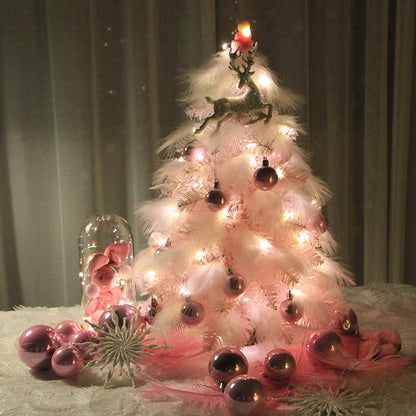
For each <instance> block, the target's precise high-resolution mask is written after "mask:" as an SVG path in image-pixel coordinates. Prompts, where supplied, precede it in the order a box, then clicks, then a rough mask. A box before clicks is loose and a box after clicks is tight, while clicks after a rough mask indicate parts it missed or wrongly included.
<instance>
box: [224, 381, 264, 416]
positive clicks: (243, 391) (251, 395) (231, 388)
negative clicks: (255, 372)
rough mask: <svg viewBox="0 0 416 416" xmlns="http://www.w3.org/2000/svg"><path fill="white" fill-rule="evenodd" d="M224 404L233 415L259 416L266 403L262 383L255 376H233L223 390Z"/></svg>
mask: <svg viewBox="0 0 416 416" xmlns="http://www.w3.org/2000/svg"><path fill="white" fill-rule="evenodd" d="M224 398H225V405H226V407H227V409H228V410H229V411H230V413H231V414H232V415H233V416H259V415H262V409H263V407H264V405H265V403H266V398H267V395H266V392H265V390H264V387H263V384H262V383H261V382H260V381H259V380H257V379H256V378H255V377H251V376H246V375H244V376H238V377H235V378H233V379H232V380H231V381H230V382H229V383H228V384H227V387H226V388H225V391H224Z"/></svg>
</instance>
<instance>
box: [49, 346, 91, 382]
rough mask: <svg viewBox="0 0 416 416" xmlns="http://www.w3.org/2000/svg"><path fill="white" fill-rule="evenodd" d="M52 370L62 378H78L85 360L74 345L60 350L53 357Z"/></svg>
mask: <svg viewBox="0 0 416 416" xmlns="http://www.w3.org/2000/svg"><path fill="white" fill-rule="evenodd" d="M51 364H52V370H53V371H54V373H55V374H56V375H57V376H59V377H62V378H68V377H74V376H76V375H77V374H78V373H79V372H80V370H81V368H82V367H84V359H83V358H82V354H81V353H80V352H79V351H78V349H77V348H76V347H74V346H73V345H68V346H64V347H60V348H58V349H57V350H56V351H55V352H54V353H53V355H52V360H51Z"/></svg>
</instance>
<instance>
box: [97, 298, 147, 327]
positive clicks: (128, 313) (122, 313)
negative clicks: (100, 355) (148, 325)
mask: <svg viewBox="0 0 416 416" xmlns="http://www.w3.org/2000/svg"><path fill="white" fill-rule="evenodd" d="M111 310H113V311H114V313H115V314H116V316H117V318H118V326H119V327H120V328H121V327H122V326H123V320H124V319H125V320H126V328H128V327H129V326H130V322H131V320H132V319H133V317H134V316H135V315H137V316H138V319H137V323H136V328H137V327H139V325H140V324H141V323H143V322H144V319H143V318H142V317H140V316H139V311H138V310H137V308H136V307H135V306H133V305H129V304H127V303H125V304H123V305H113V306H111V307H110V308H109V309H107V310H105V311H104V312H103V313H102V314H101V316H100V319H99V320H98V326H99V327H100V328H101V329H102V330H103V331H108V329H107V325H108V326H109V327H110V328H112V329H114V328H115V325H114V322H113V319H112V314H111Z"/></svg>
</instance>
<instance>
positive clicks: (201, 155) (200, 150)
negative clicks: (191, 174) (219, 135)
mask: <svg viewBox="0 0 416 416" xmlns="http://www.w3.org/2000/svg"><path fill="white" fill-rule="evenodd" d="M207 153H208V151H207V148H206V147H205V146H204V145H203V144H201V143H197V142H193V143H190V144H188V145H187V146H186V147H185V149H184V152H183V154H184V157H185V160H187V161H188V162H199V163H201V162H203V161H204V160H205V159H206V157H207Z"/></svg>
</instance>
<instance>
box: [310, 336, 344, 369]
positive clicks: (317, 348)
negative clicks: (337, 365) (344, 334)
mask: <svg viewBox="0 0 416 416" xmlns="http://www.w3.org/2000/svg"><path fill="white" fill-rule="evenodd" d="M306 352H307V355H308V357H309V359H310V361H311V362H312V363H314V364H318V365H319V364H321V363H327V362H328V361H330V360H334V361H337V360H339V358H341V357H342V355H343V353H344V347H343V345H342V340H341V338H340V336H339V335H338V334H337V333H336V332H334V331H330V330H327V329H320V330H317V331H315V332H313V333H312V335H311V336H310V337H309V340H308V342H307V344H306Z"/></svg>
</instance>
